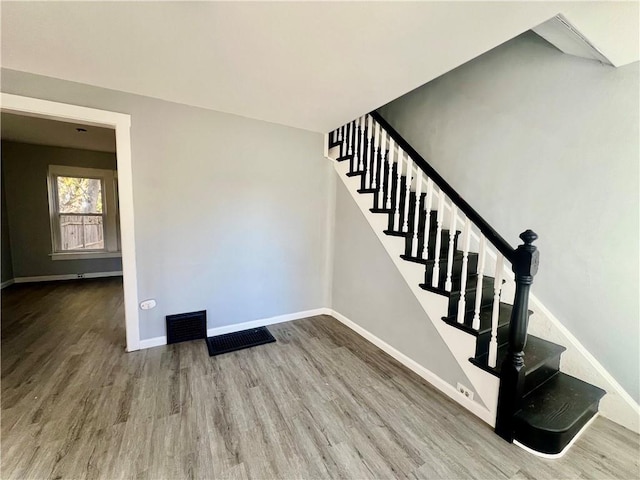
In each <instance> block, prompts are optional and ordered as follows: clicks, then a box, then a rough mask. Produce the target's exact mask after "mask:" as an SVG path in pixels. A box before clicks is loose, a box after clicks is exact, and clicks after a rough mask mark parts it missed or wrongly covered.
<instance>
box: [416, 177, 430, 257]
mask: <svg viewBox="0 0 640 480" xmlns="http://www.w3.org/2000/svg"><path fill="white" fill-rule="evenodd" d="M432 202H433V180H431V179H430V178H428V177H427V198H426V199H425V204H424V209H425V212H426V217H425V219H424V242H422V250H421V251H419V252H418V257H419V258H422V255H423V254H424V259H425V260H429V229H430V228H431V203H432Z"/></svg>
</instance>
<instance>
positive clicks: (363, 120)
mask: <svg viewBox="0 0 640 480" xmlns="http://www.w3.org/2000/svg"><path fill="white" fill-rule="evenodd" d="M364 127H365V116H364V115H363V116H362V117H360V166H359V167H358V171H359V172H364V150H365V148H364Z"/></svg>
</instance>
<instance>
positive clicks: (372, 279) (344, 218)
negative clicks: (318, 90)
mask: <svg viewBox="0 0 640 480" xmlns="http://www.w3.org/2000/svg"><path fill="white" fill-rule="evenodd" d="M336 183H337V189H336V213H335V215H336V216H335V245H334V265H333V285H332V297H333V298H332V301H333V307H332V308H333V309H334V310H336V311H337V312H339V313H341V314H342V315H344V316H346V317H347V318H348V319H350V320H352V321H353V322H355V323H357V324H358V325H360V326H361V327H362V328H364V329H365V330H367V331H369V332H371V333H373V334H374V335H375V336H376V337H378V338H380V339H382V340H383V341H385V342H387V343H388V344H389V345H391V346H393V347H394V348H396V349H397V350H399V351H400V352H402V353H404V354H405V355H407V356H408V357H410V358H411V359H413V360H415V361H416V362H418V363H419V364H420V365H422V366H424V367H425V368H427V369H429V370H431V371H432V372H433V373H435V374H436V375H437V376H439V377H440V378H442V379H443V380H444V381H445V382H447V383H449V384H451V385H453V386H454V387H455V386H456V385H457V383H458V382H460V383H462V384H463V385H465V386H467V387H469V388H471V387H472V385H471V382H470V381H469V380H468V378H467V376H466V375H465V374H464V372H463V371H462V369H461V368H460V366H459V365H458V363H457V361H456V359H455V358H454V357H453V355H452V354H451V352H450V351H449V348H448V347H447V346H446V344H445V343H444V341H443V340H442V337H441V336H440V334H439V333H438V331H437V330H436V329H435V327H434V326H433V324H432V323H431V320H430V319H429V318H428V317H427V314H426V313H425V311H424V310H423V309H422V307H421V306H420V303H419V302H418V300H417V299H416V297H415V295H414V294H413V292H412V291H411V290H410V289H409V286H408V285H407V284H406V282H405V281H404V279H403V278H402V275H401V274H400V272H399V271H398V269H397V267H396V266H395V264H394V263H393V261H392V260H391V258H389V254H388V253H387V252H386V250H385V248H384V246H383V245H382V243H380V241H379V240H378V238H377V237H376V235H375V233H374V232H373V231H372V230H371V226H370V225H369V223H368V222H367V220H366V219H365V218H364V216H363V215H362V212H361V211H360V209H359V208H358V206H357V205H356V203H355V202H354V200H353V198H352V197H351V195H350V194H349V192H348V191H347V188H346V187H345V185H344V183H343V182H342V181H340V180H339V179H338V180H337V182H336ZM478 401H479V402H481V400H480V399H478Z"/></svg>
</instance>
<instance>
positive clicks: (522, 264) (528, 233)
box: [513, 230, 540, 281]
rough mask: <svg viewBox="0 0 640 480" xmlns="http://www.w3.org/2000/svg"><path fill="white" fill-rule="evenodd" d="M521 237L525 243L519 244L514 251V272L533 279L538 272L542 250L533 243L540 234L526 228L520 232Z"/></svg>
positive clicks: (518, 275) (519, 275)
mask: <svg viewBox="0 0 640 480" xmlns="http://www.w3.org/2000/svg"><path fill="white" fill-rule="evenodd" d="M520 239H521V240H522V241H523V242H524V245H518V248H516V250H515V252H514V258H513V273H515V274H516V276H517V277H528V278H530V281H533V276H534V275H535V274H536V273H538V263H539V260H540V252H539V251H538V249H537V247H535V246H534V245H533V242H535V241H536V240H537V239H538V234H537V233H536V232H534V231H533V230H525V231H524V232H522V233H521V234H520Z"/></svg>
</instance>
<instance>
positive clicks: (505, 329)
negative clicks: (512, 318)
mask: <svg viewBox="0 0 640 480" xmlns="http://www.w3.org/2000/svg"><path fill="white" fill-rule="evenodd" d="M508 339H509V324H508V323H507V324H505V325H501V326H499V327H498V345H503V344H504V343H506V342H507V340H508ZM490 342H491V332H490V331H489V332H485V333H481V334H479V335H478V341H477V342H476V357H480V356H482V355H488V354H489V343H490Z"/></svg>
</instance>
